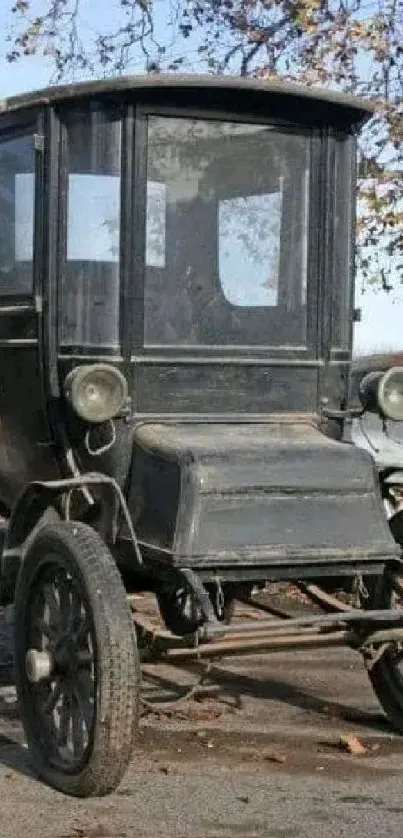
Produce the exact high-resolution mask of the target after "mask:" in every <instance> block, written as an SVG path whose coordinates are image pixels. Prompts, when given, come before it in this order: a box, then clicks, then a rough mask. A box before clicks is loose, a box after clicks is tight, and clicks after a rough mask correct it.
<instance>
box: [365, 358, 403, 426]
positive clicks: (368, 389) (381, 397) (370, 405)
mask: <svg viewBox="0 0 403 838" xmlns="http://www.w3.org/2000/svg"><path fill="white" fill-rule="evenodd" d="M360 400H361V404H362V406H363V408H364V409H365V410H369V411H371V412H372V413H379V414H380V416H382V417H383V418H384V419H392V420H393V421H395V422H402V421H403V367H391V368H390V369H389V370H387V372H370V373H368V374H367V375H365V376H364V378H363V379H362V381H361V384H360Z"/></svg>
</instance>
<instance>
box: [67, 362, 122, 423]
mask: <svg viewBox="0 0 403 838" xmlns="http://www.w3.org/2000/svg"><path fill="white" fill-rule="evenodd" d="M64 393H65V396H66V398H67V399H68V401H69V402H70V404H71V405H72V407H73V408H74V410H75V412H76V413H77V415H78V416H80V418H81V419H84V421H85V422H97V423H101V422H107V421H108V420H109V419H113V417H114V416H117V415H118V414H119V413H120V411H121V410H122V408H123V407H124V405H125V404H126V403H127V396H128V388H127V381H126V379H125V377H124V375H123V374H122V373H121V372H120V370H118V369H116V367H113V366H111V365H110V364H91V365H86V366H82V367H75V368H74V369H73V370H71V372H70V373H69V374H68V375H67V377H66V379H65V382H64Z"/></svg>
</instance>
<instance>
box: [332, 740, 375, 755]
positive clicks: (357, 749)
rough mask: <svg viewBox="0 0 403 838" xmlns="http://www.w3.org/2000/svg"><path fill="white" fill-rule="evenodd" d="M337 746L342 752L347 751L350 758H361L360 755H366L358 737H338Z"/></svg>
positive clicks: (365, 750)
mask: <svg viewBox="0 0 403 838" xmlns="http://www.w3.org/2000/svg"><path fill="white" fill-rule="evenodd" d="M339 745H340V748H342V750H344V751H347V753H348V754H351V755H352V756H361V754H366V753H367V750H368V748H366V746H365V745H363V743H362V742H361V741H360V739H359V738H358V736H351V735H346V736H340V740H339Z"/></svg>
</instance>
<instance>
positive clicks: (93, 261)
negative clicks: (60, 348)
mask: <svg viewBox="0 0 403 838" xmlns="http://www.w3.org/2000/svg"><path fill="white" fill-rule="evenodd" d="M66 124H67V131H68V159H69V166H68V200H67V247H66V261H65V266H64V272H63V275H62V282H61V291H60V317H59V320H60V342H61V343H62V344H65V345H66V344H69V345H76V346H77V345H81V346H112V347H116V346H118V344H119V276H120V257H119V249H120V158H121V128H120V121H119V119H118V118H117V117H115V116H114V115H113V114H111V113H108V112H107V111H103V110H100V109H98V108H97V107H93V108H91V109H88V110H74V111H73V112H72V113H71V114H69V116H68V118H67V120H66Z"/></svg>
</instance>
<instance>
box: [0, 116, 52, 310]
mask: <svg viewBox="0 0 403 838" xmlns="http://www.w3.org/2000/svg"><path fill="white" fill-rule="evenodd" d="M38 136H40V137H43V130H42V126H41V124H40V121H39V114H38V113H37V112H36V113H34V114H32V113H31V114H29V115H28V116H27V114H24V115H23V116H21V117H20V118H15V119H12V118H9V119H7V120H4V121H3V120H2V121H1V124H0V147H1V145H2V143H3V142H9V141H12V140H14V139H20V138H22V137H27V138H31V140H32V151H33V159H34V171H33V176H34V217H33V240H32V277H31V289H30V291H16V292H15V293H13V294H3V293H2V292H1V288H0V313H3V314H9V313H10V314H11V313H18V312H36V310H37V307H38V306H37V300H38V298H39V297H40V296H41V294H42V289H41V282H42V280H43V277H42V265H43V259H42V238H43V220H42V213H43V200H44V195H43V184H44V175H43V148H40V147H39V146H40V145H41V143H39V144H38V145H37V143H36V137H38Z"/></svg>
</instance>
